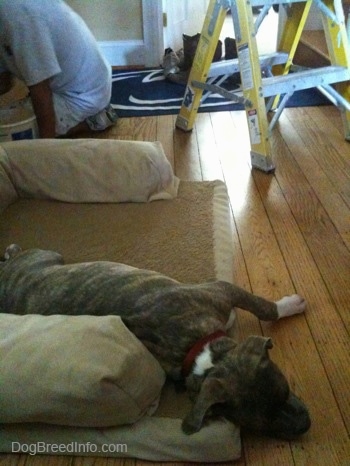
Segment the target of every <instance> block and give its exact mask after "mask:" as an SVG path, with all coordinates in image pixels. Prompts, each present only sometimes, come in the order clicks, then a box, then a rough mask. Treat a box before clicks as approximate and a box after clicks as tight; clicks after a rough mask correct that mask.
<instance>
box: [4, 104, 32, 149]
mask: <svg viewBox="0 0 350 466" xmlns="http://www.w3.org/2000/svg"><path fill="white" fill-rule="evenodd" d="M38 137H39V131H38V125H37V122H36V118H35V115H34V111H33V107H32V105H31V102H30V100H29V99H24V100H20V101H18V102H15V103H13V104H11V105H9V106H7V107H3V108H0V142H4V141H18V140H20V139H36V138H38Z"/></svg>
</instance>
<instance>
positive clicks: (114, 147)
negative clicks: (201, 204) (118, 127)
mask: <svg viewBox="0 0 350 466" xmlns="http://www.w3.org/2000/svg"><path fill="white" fill-rule="evenodd" d="M178 188H179V180H178V179H177V178H176V177H175V176H174V174H173V171H172V168H171V166H170V164H169V162H168V160H167V158H166V156H165V154H164V152H163V149H162V146H161V145H160V144H159V143H157V142H155V143H143V142H130V141H110V140H35V141H18V142H9V143H3V144H2V145H0V215H2V216H3V218H5V217H6V215H7V211H10V210H11V209H13V208H14V211H17V208H19V209H20V210H19V211H17V213H16V214H15V218H14V222H16V219H18V212H20V211H21V209H22V208H24V209H25V210H24V211H23V213H24V215H29V216H30V215H31V214H30V212H31V211H32V210H31V204H30V202H31V201H30V200H31V199H33V203H34V204H35V211H36V212H38V209H39V210H40V209H41V208H42V209H43V214H44V216H45V209H46V208H47V205H48V204H47V199H49V200H52V201H53V202H55V203H56V204H55V205H56V206H57V208H60V203H61V204H62V202H63V203H75V205H76V208H75V209H79V206H81V209H82V211H85V209H83V208H82V207H83V206H86V203H93V204H94V205H96V210H95V212H100V211H101V212H105V210H104V208H103V205H105V206H106V205H107V204H106V203H112V204H113V205H115V206H117V205H118V203H123V204H120V206H123V205H124V204H125V203H126V204H125V207H126V208H127V212H128V217H127V219H128V222H130V221H131V220H130V219H131V218H133V217H132V215H131V213H132V210H133V205H135V207H137V215H136V217H135V218H138V217H139V215H140V209H143V208H144V207H143V205H145V204H143V205H142V204H139V203H141V202H143V203H146V204H148V203H149V201H157V202H152V203H151V205H152V206H154V208H152V209H151V211H150V213H151V214H152V215H153V214H156V212H157V204H158V202H160V203H162V202H165V203H174V202H175V203H176V202H177V195H178ZM210 188H211V187H210ZM204 191H205V189H204ZM204 191H203V194H204ZM214 192H215V193H217V194H216V195H215V199H214V201H213V203H216V204H218V205H219V208H218V209H217V212H219V213H216V216H217V218H216V221H217V220H218V219H220V218H222V216H224V215H225V214H227V211H228V201H227V196H226V194H225V189H224V185H223V184H222V183H219V184H217V185H216V184H215V186H214ZM161 199H162V200H163V201H159V200H161ZM179 201H180V200H179ZM23 203H24V204H23ZM77 203H78V204H77ZM81 203H83V204H81ZM133 203H137V204H133ZM17 204H18V207H16V205H17ZM22 204H23V205H22ZM34 204H33V205H34ZM41 204H42V205H41ZM50 204H51V205H52V203H51V202H50ZM100 204H101V208H100V207H98V206H99V205H100ZM65 205H69V204H62V209H63V210H64V211H65V209H64V207H65ZM109 205H110V204H109ZM179 205H181V204H179ZM159 206H160V207H161V205H159ZM162 206H163V204H162ZM99 209H101V210H99ZM108 210H109V209H108ZM167 210H168V209H165V211H167ZM160 211H161V212H164V209H163V208H162V209H161V210H160ZM33 212H34V211H33ZM118 213H120V211H118V210H117V211H116V214H115V215H118ZM49 215H50V214H49ZM98 215H99V214H96V216H98ZM10 217H11V214H10V215H9V217H7V219H8V218H10ZM45 218H47V217H45ZM29 221H30V220H29ZM93 221H94V218H92V219H91V217H88V222H89V225H90V223H91V222H92V223H93ZM96 221H97V222H98V220H96ZM0 222H3V220H2V219H0ZM6 222H8V220H6V219H5V220H4V224H7V225H8V223H6ZM62 222H64V219H62ZM133 222H134V223H133V224H129V223H128V225H130V226H129V228H135V229H138V227H139V225H138V224H137V220H134V221H133ZM0 225H1V224H0ZM223 225H224V227H223V229H221V230H220V231H221V233H220V234H219V235H216V237H215V241H214V242H215V244H216V246H217V250H216V249H215V254H219V253H220V251H222V253H223V255H222V256H221V257H222V261H220V264H221V267H219V268H218V270H215V271H214V272H213V273H214V275H215V276H216V277H217V278H221V279H224V278H225V274H226V273H227V270H230V267H229V266H228V267H227V264H228V263H229V262H231V261H227V256H228V249H227V242H225V241H224V239H225V235H226V237H227V235H228V236H229V235H230V232H229V231H228V230H229V228H228V227H227V225H226V222H225V221H224V222H223ZM28 226H29V225H28ZM90 227H91V225H90ZM10 228H11V227H10ZM35 228H36V229H37V228H41V227H40V225H39V224H37V223H35ZM16 229H17V230H16ZM15 230H16V231H17V232H18V236H19V237H20V241H21V242H22V241H23V242H24V243H25V241H26V239H25V232H24V231H22V230H21V231H19V230H18V228H17V227H15ZM1 231H3V230H2V229H1V226H0V240H1V234H2V233H1ZM44 231H45V229H44V227H43V230H40V235H39V237H40V238H41V237H42V238H43V239H44V241H48V239H49V236H48V235H50V234H52V232H51V233H47V234H46V235H45V234H44ZM89 231H90V230H89V229H88V228H87V233H86V235H85V236H86V238H87V239H89ZM60 234H61V233H60ZM126 234H127V233H126ZM5 235H6V233H5ZM23 235H24V236H23ZM42 235H44V236H42ZM15 236H16V235H15ZM11 237H12V236H11ZM99 238H100V237H99ZM16 239H17V238H14V240H15V241H16ZM27 241H30V240H29V239H28V240H27ZM101 241H102V242H103V240H102V239H101ZM115 241H118V238H117V237H115ZM49 242H50V241H49ZM68 242H69V237H68ZM22 244H23V243H22ZM40 246H41V244H35V245H34V247H40ZM27 247H30V246H29V245H28V246H27ZM44 247H45V246H44ZM77 247H79V244H78V246H77ZM223 247H224V249H223ZM225 247H226V249H225ZM142 252H144V251H142ZM88 253H89V251H88ZM78 256H79V254H78ZM225 260H226V262H225ZM222 265H223V266H224V267H222ZM0 312H1V310H0ZM0 373H1V382H0V383H1V386H0V422H1V423H2V424H1V425H0V429H1V435H0V451H2V452H11V451H16V450H15V449H14V446H15V447H16V448H17V447H18V446H19V445H33V448H34V449H35V446H38V445H46V446H47V447H46V448H45V449H44V451H41V453H46V454H50V453H51V454H68V455H80V456H81V455H89V456H117V457H134V458H140V459H145V460H153V461H186V462H187V461H198V462H214V461H228V460H233V459H235V458H237V457H239V456H240V435H239V429H237V428H235V427H234V426H233V425H232V424H231V423H229V422H227V421H225V420H217V421H214V422H210V423H209V424H208V425H206V426H205V427H204V428H203V429H202V430H201V431H200V432H198V433H196V434H194V435H191V436H187V435H185V434H184V433H183V432H182V430H181V422H182V419H183V417H184V416H185V415H186V413H187V412H188V410H189V407H190V401H189V400H188V398H187V395H186V393H182V394H178V393H175V391H174V387H173V386H172V384H170V385H168V384H167V383H166V384H165V385H164V380H165V375H164V372H163V370H162V369H161V367H160V365H159V363H158V362H157V361H156V360H155V359H154V357H153V356H152V355H151V354H150V353H149V352H148V350H147V349H146V348H145V347H144V346H143V345H142V344H141V343H140V342H139V341H138V340H137V339H136V338H135V336H134V335H133V334H131V333H130V332H129V331H128V329H126V327H125V326H124V324H123V323H122V321H121V320H120V318H119V317H116V316H106V317H93V316H86V317H85V316H83V317H82V316H80V317H74V316H56V315H54V316H50V317H43V316H39V315H31V316H13V315H6V314H0ZM159 398H160V400H159ZM158 402H159V407H158V408H157V406H158ZM74 443H75V444H80V445H85V446H86V448H81V449H80V450H77V449H74V448H72V445H73V444H74ZM48 445H50V446H48ZM57 445H60V446H61V447H60V449H58V447H57ZM87 445H91V447H90V448H89V447H88V446H87ZM106 445H107V447H106ZM118 445H119V447H118ZM108 446H109V447H108ZM17 451H18V450H17ZM22 451H23V450H22Z"/></svg>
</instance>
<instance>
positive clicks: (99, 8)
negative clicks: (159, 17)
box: [66, 0, 143, 41]
mask: <svg viewBox="0 0 350 466" xmlns="http://www.w3.org/2000/svg"><path fill="white" fill-rule="evenodd" d="M66 3H67V4H68V5H70V6H71V7H72V8H73V9H74V10H75V11H76V12H77V13H78V14H79V15H80V16H81V17H82V18H83V19H84V21H85V22H86V23H87V25H88V26H89V28H90V29H91V31H92V33H93V34H94V36H95V37H96V39H97V40H98V41H119V40H134V39H136V40H138V39H142V38H143V28H142V1H141V0H127V1H125V0H98V1H94V0H66Z"/></svg>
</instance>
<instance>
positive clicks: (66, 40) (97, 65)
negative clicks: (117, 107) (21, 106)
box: [0, 0, 111, 111]
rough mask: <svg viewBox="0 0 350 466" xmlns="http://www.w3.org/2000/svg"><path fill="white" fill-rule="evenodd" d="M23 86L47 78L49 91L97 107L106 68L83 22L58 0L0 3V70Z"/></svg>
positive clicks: (107, 79) (103, 100)
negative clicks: (8, 72) (13, 76)
mask: <svg viewBox="0 0 350 466" xmlns="http://www.w3.org/2000/svg"><path fill="white" fill-rule="evenodd" d="M2 71H10V72H11V73H12V74H14V75H15V76H17V77H18V78H20V79H22V80H23V81H24V82H25V83H26V84H27V86H32V85H35V84H37V83H39V82H41V81H44V80H46V79H50V87H51V89H52V92H53V93H58V94H61V95H62V96H64V98H65V99H67V100H68V101H69V102H70V104H71V105H72V106H73V107H74V108H77V109H81V110H87V111H89V110H90V109H91V110H94V109H96V108H100V109H102V108H103V107H104V106H106V105H107V104H108V103H109V100H110V95H111V67H110V66H109V65H108V64H107V62H106V61H105V59H104V58H103V56H102V54H101V52H100V50H99V48H98V44H97V42H96V40H95V38H94V37H93V35H92V33H91V32H90V30H89V28H88V27H87V25H86V24H85V23H84V21H83V20H82V19H81V18H80V16H79V15H78V14H76V13H75V12H74V11H73V10H72V9H71V8H70V7H69V6H68V5H66V4H65V3H64V2H63V1H62V0H35V1H33V0H1V1H0V72H2Z"/></svg>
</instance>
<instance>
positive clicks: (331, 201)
mask: <svg viewBox="0 0 350 466" xmlns="http://www.w3.org/2000/svg"><path fill="white" fill-rule="evenodd" d="M290 115H292V114H291V113H288V112H285V113H284V114H283V115H282V116H281V118H280V123H279V126H280V130H281V131H282V132H283V139H284V141H285V143H286V144H287V146H288V148H289V150H290V151H291V152H292V154H293V156H294V158H295V160H296V161H297V163H298V165H299V167H300V169H301V170H302V172H303V174H304V176H305V177H306V179H307V181H308V183H309V184H310V186H311V187H312V189H313V190H314V192H315V194H316V195H317V197H318V199H319V200H320V202H321V203H322V206H323V207H324V209H325V210H326V212H327V214H328V216H329V218H330V219H331V220H332V222H333V223H334V225H335V227H336V228H337V230H338V232H339V234H340V235H341V237H342V239H343V241H344V243H345V244H346V245H347V247H348V248H349V249H350V209H349V206H348V205H347V204H346V202H345V201H344V199H343V198H342V196H341V195H340V194H339V191H338V187H337V186H335V185H334V184H333V183H332V182H331V181H330V180H329V178H328V176H327V174H326V173H325V172H324V170H323V169H322V167H321V166H320V165H319V162H318V159H319V156H318V155H317V154H316V155H314V152H313V151H310V149H309V148H308V147H306V146H305V144H304V143H303V141H302V139H301V137H300V135H299V132H298V131H297V130H296V129H295V128H294V126H293V125H292V124H291V122H290V118H289V116H290ZM293 119H294V117H293ZM338 122H339V124H340V117H339V115H338ZM339 137H340V136H339V134H338V139H339ZM300 182H301V183H303V182H304V181H303V180H301V181H300Z"/></svg>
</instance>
